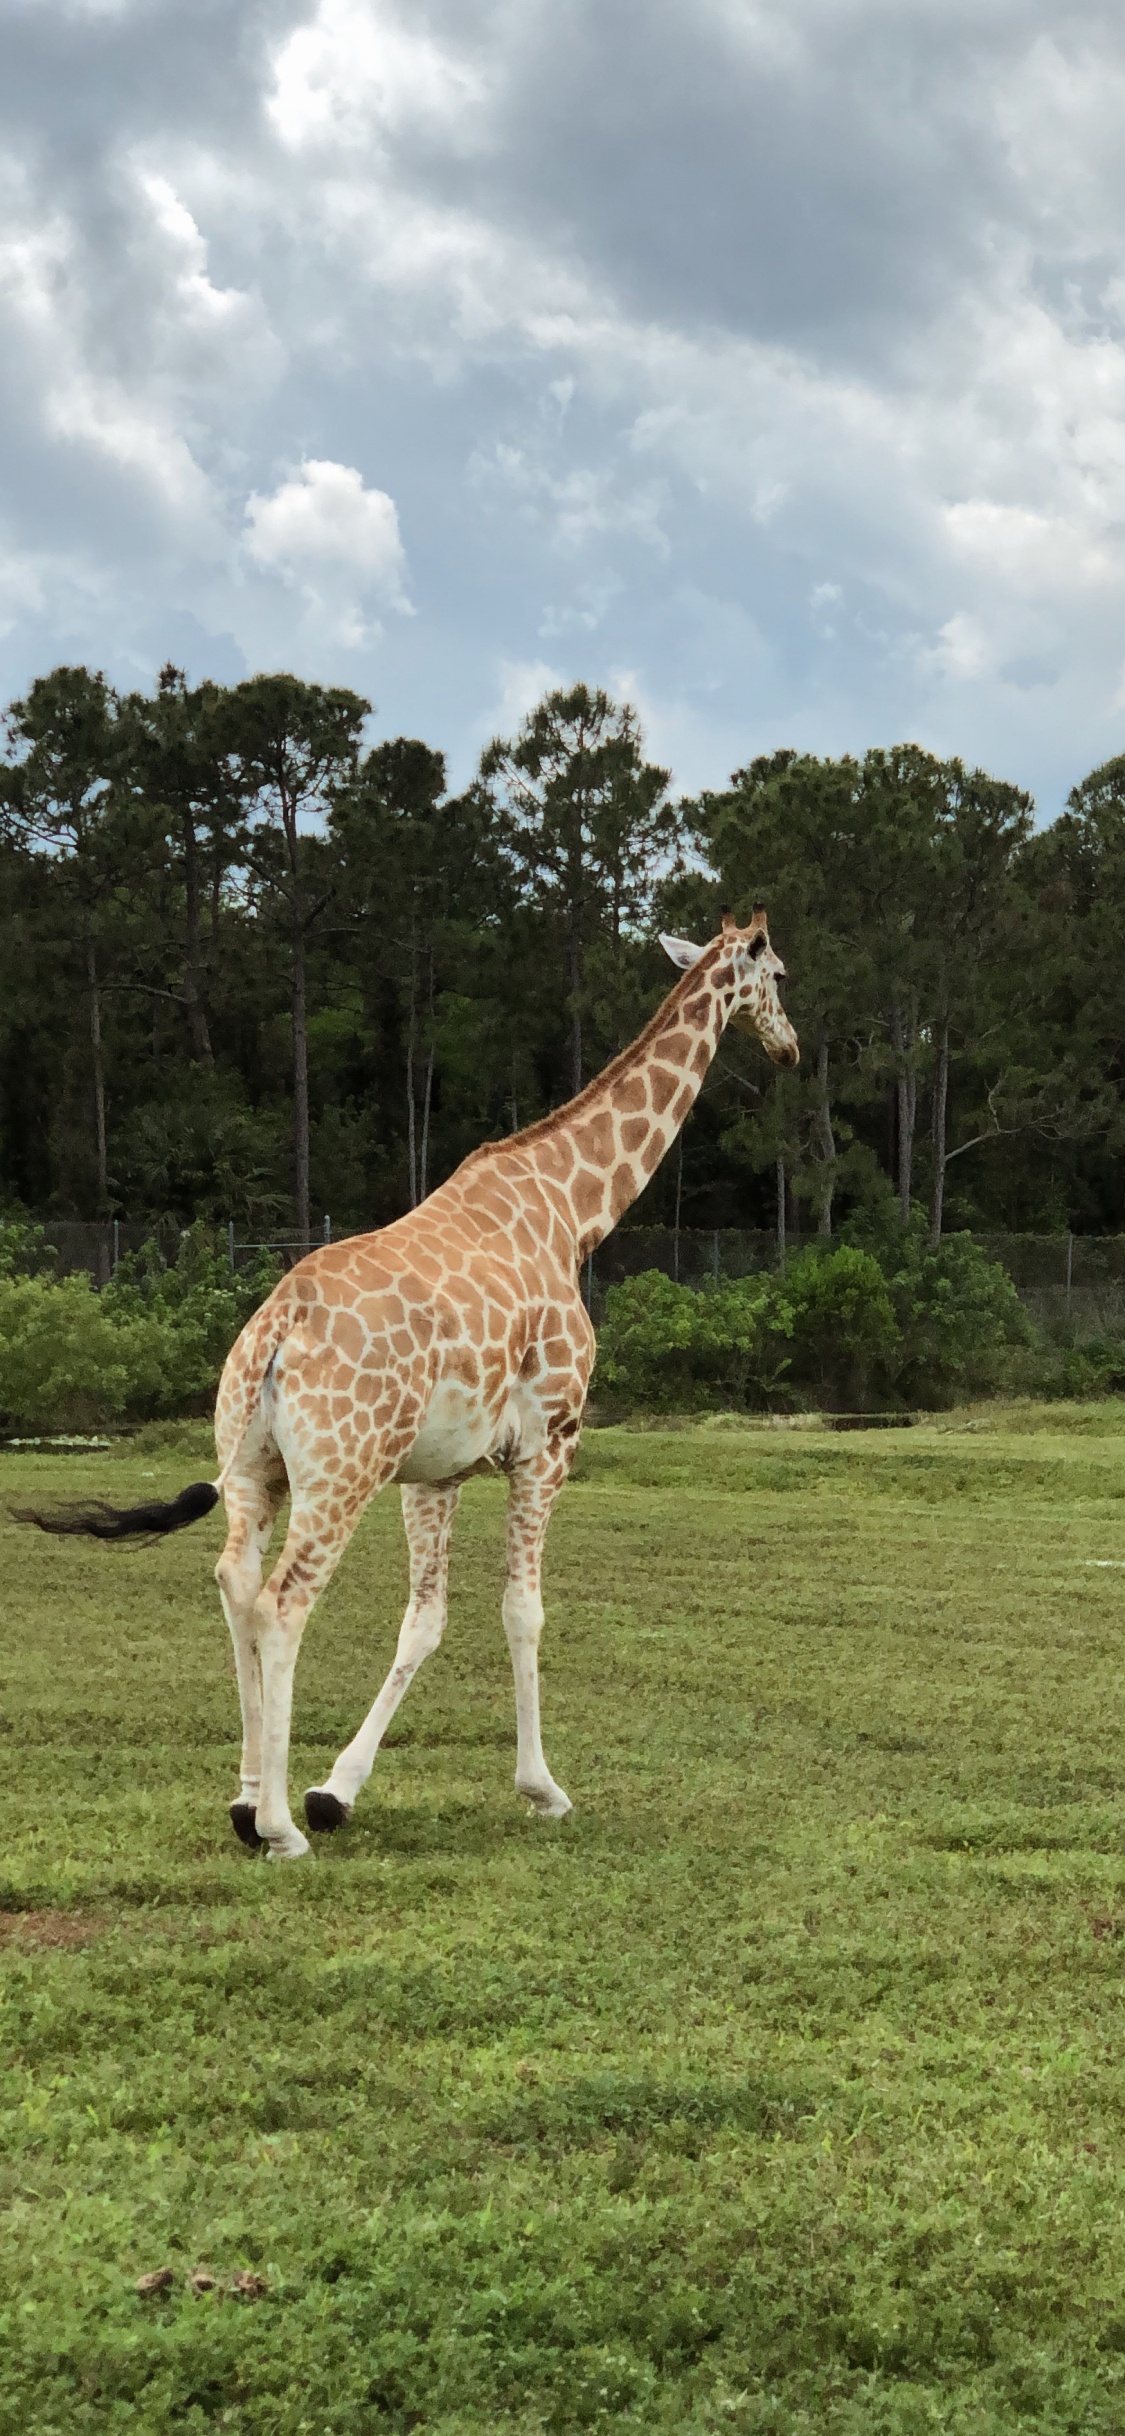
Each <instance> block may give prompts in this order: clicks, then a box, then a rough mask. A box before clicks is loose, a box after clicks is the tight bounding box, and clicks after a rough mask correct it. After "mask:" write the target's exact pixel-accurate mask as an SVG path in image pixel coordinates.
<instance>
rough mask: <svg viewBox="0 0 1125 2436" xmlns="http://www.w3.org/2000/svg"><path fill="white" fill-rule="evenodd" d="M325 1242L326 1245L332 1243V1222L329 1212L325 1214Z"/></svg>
mask: <svg viewBox="0 0 1125 2436" xmlns="http://www.w3.org/2000/svg"><path fill="white" fill-rule="evenodd" d="M324 1240H325V1242H326V1243H331V1241H332V1220H331V1218H330V1217H329V1215H328V1212H327V1210H326V1211H325V1213H324Z"/></svg>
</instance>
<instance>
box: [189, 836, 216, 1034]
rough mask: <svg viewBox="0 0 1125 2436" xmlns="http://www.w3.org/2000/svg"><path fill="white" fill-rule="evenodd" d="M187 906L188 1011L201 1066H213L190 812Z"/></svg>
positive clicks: (195, 846)
mask: <svg viewBox="0 0 1125 2436" xmlns="http://www.w3.org/2000/svg"><path fill="white" fill-rule="evenodd" d="M184 906H185V912H186V916H187V946H186V952H185V956H184V1005H185V1006H186V1008H187V1019H188V1025H189V1028H190V1031H191V1045H192V1051H193V1054H194V1055H195V1056H196V1057H197V1058H198V1060H199V1063H200V1065H201V1066H213V1065H214V1062H215V1060H214V1057H213V1054H212V1050H211V1034H210V1030H209V1028H208V1023H207V1011H206V1008H205V1006H204V1003H203V990H202V987H201V984H200V970H201V966H202V956H201V952H200V926H199V845H198V840H197V838H196V834H195V822H194V820H193V818H192V815H191V810H190V808H188V807H186V808H185V810H184Z"/></svg>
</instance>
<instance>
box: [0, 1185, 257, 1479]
mask: <svg viewBox="0 0 1125 2436" xmlns="http://www.w3.org/2000/svg"><path fill="white" fill-rule="evenodd" d="M10 1232H11V1230H10V1229H9V1228H4V1229H2V1230H0V1424H2V1426H3V1427H4V1428H5V1429H6V1430H8V1431H9V1432H14V1433H17V1434H18V1433H19V1432H21V1431H27V1430H66V1429H86V1428H91V1427H96V1426H98V1425H103V1424H105V1423H107V1422H124V1421H142V1420H149V1419H155V1418H157V1417H159V1416H161V1415H165V1414H168V1415H172V1414H182V1413H193V1412H202V1411H205V1410H206V1409H207V1407H208V1405H209V1403H210V1401H211V1399H212V1397H213V1395H214V1391H215V1386H216V1383H217V1381H218V1376H219V1372H220V1370H221V1368H222V1365H223V1362H224V1360H225V1358H226V1355H227V1353H228V1352H229V1350H230V1347H231V1345H232V1344H233V1342H234V1339H235V1337H236V1336H237V1335H238V1332H239V1330H240V1328H241V1327H243V1325H244V1324H245V1322H246V1320H247V1319H248V1318H249V1316H250V1313H251V1312H252V1311H253V1310H255V1309H256V1307H257V1305H258V1303H259V1302H260V1301H261V1300H262V1297H263V1295H265V1294H266V1293H268V1291H269V1289H270V1286H271V1285H272V1284H273V1282H274V1279H275V1277H276V1274H277V1271H276V1267H275V1266H274V1264H273V1263H272V1262H271V1261H269V1260H268V1258H261V1259H260V1260H259V1262H258V1264H257V1266H256V1267H255V1268H254V1270H253V1271H251V1272H250V1273H248V1274H245V1275H240V1276H238V1277H232V1275H231V1273H230V1270H229V1268H228V1267H227V1264H226V1258H225V1254H224V1253H223V1252H221V1251H220V1250H219V1248H218V1246H217V1245H216V1244H215V1242H214V1241H213V1239H212V1238H211V1237H210V1236H209V1235H208V1232H207V1230H206V1228H204V1227H195V1228H193V1229H192V1230H191V1233H190V1234H189V1235H188V1236H186V1237H185V1239H184V1242H183V1244H182V1246H181V1250H180V1256H179V1259H178V1261H177V1262H176V1264H175V1265H174V1266H167V1265H166V1264H165V1263H164V1261H163V1259H162V1257H161V1254H160V1251H159V1249H158V1247H157V1245H156V1244H155V1243H151V1244H148V1245H146V1246H145V1248H144V1250H143V1251H141V1252H138V1253H135V1254H134V1255H132V1257H131V1258H129V1259H127V1260H124V1261H122V1263H121V1267H120V1269H119V1271H118V1275H117V1277H116V1278H115V1279H114V1280H113V1282H112V1283H111V1284H110V1285H108V1286H106V1287H105V1289H104V1291H103V1292H102V1293H101V1294H100V1295H99V1294H95V1292H94V1290H93V1287H92V1285H91V1283H90V1280H89V1278H88V1277H86V1276H85V1275H79V1276H75V1277H64V1278H60V1279H57V1280H56V1279H54V1278H51V1277H49V1276H44V1275H28V1274H19V1273H18V1272H17V1271H16V1269H15V1268H14V1266H13V1267H11V1268H9V1269H7V1270H5V1268H4V1266H3V1260H4V1236H5V1235H7V1234H9V1233H10ZM25 1232H30V1230H25ZM30 1248H31V1251H32V1253H34V1245H32V1246H31V1247H30Z"/></svg>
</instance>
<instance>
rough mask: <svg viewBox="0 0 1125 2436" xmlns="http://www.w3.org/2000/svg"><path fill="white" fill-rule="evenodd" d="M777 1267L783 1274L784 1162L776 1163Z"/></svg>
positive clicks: (781, 1160)
mask: <svg viewBox="0 0 1125 2436" xmlns="http://www.w3.org/2000/svg"><path fill="white" fill-rule="evenodd" d="M777 1265H778V1268H779V1269H780V1270H781V1272H782V1275H783V1276H784V1273H785V1161H784V1159H779V1160H778V1162H777Z"/></svg>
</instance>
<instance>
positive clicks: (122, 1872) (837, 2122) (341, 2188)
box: [0, 1404, 1125, 2436]
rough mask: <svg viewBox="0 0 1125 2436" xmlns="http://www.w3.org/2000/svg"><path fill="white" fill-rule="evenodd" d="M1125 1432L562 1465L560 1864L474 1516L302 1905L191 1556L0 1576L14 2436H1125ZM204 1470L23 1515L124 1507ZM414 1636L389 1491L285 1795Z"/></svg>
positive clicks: (829, 1442) (1021, 1434) (43, 1545)
mask: <svg viewBox="0 0 1125 2436" xmlns="http://www.w3.org/2000/svg"><path fill="white" fill-rule="evenodd" d="M1123 1434H1125V1407H1121V1406H1114V1405H1106V1404H1103V1405H1101V1406H1100V1407H1098V1408H1096V1409H1094V1410H1084V1409H1082V1408H1080V1407H1072V1408H1069V1409H1068V1412H1067V1417H1066V1422H1065V1426H1064V1425H1062V1424H1060V1420H1059V1417H1058V1414H1057V1413H1052V1414H1050V1415H1047V1414H1044V1413H1042V1412H1041V1411H1036V1410H1034V1409H1032V1408H1027V1407H1025V1408H1013V1409H1011V1410H1009V1411H1008V1413H1007V1414H1006V1415H1004V1414H1003V1413H1002V1412H1001V1408H999V1407H993V1408H991V1410H990V1412H989V1414H988V1415H979V1414H978V1415H975V1416H973V1417H972V1418H971V1420H970V1421H969V1422H967V1423H966V1422H965V1420H964V1417H963V1416H954V1417H953V1418H952V1420H950V1421H948V1422H945V1423H940V1424H936V1425H932V1426H930V1427H928V1428H916V1429H914V1430H912V1431H911V1432H910V1433H909V1434H899V1433H897V1432H883V1433H880V1434H878V1435H877V1436H874V1437H872V1436H864V1437H854V1436H850V1437H834V1436H832V1435H831V1434H830V1433H828V1432H825V1431H823V1430H821V1431H814V1430H812V1429H810V1428H808V1427H807V1426H805V1427H798V1428H796V1429H793V1430H785V1431H781V1432H777V1431H773V1430H770V1429H758V1430H755V1429H753V1428H747V1427H745V1426H744V1427H743V1428H741V1429H739V1428H729V1429H720V1428H716V1427H715V1426H713V1425H712V1426H703V1427H698V1428H695V1429H685V1430H679V1431H676V1432H650V1433H648V1434H645V1435H632V1434H630V1433H628V1432H625V1431H616V1430H609V1431H605V1432H594V1433H592V1434H590V1435H588V1437H587V1439H586V1442H585V1445H584V1448H583V1452H582V1455H581V1458H580V1476H579V1478H578V1480H577V1482H576V1484H575V1485H574V1486H573V1488H571V1489H570V1490H568V1491H567V1493H566V1495H565V1496H564V1498H563V1499H562V1501H561V1503H560V1508H559V1512H558V1515H557V1518H556V1521H555V1524H554V1527H553V1530H552V1536H551V1544H550V1554H549V1577H550V1578H549V1595H548V1607H549V1618H550V1620H549V1624H548V1631H547V1636H546V1642H545V1708H546V1720H547V1746H548V1751H549V1753H550V1757H551V1761H552V1765H553V1766H554V1767H555V1768H556V1769H557V1771H558V1773H559V1775H560V1777H561V1779H562V1781H563V1783H565V1784H566V1785H567V1787H568V1789H569V1790H570V1792H571V1793H572V1795H573V1796H574V1797H575V1800H576V1804H577V1807H576V1810H575V1813H574V1816H573V1818H571V1819H569V1820H568V1821H567V1822H566V1823H565V1825H564V1826H563V1827H562V1828H561V1829H545V1828H544V1827H543V1826H542V1825H540V1824H539V1823H537V1822H535V1821H531V1820H528V1819H526V1818H525V1817H524V1816H523V1813H522V1809H521V1805H520V1804H519V1802H518V1800H517V1799H516V1797H515V1795H514V1793H513V1791H512V1787H511V1772H512V1765H513V1726H512V1713H511V1711H512V1702H511V1691H510V1684H509V1680H508V1667H507V1658H506V1653H505V1650H504V1644H503V1637H502V1634H501V1631H500V1626H499V1613H498V1609H499V1587H500V1578H501V1566H502V1558H501V1534H502V1502H503V1501H502V1491H501V1488H500V1486H499V1484H493V1483H489V1482H479V1483H473V1484H472V1485H471V1486H470V1487H469V1488H468V1489H467V1490H466V1493H465V1497H464V1501H463V1505H462V1511H461V1517H460V1520H459V1526H458V1537H457V1542H456V1551H455V1558H454V1584H453V1607H452V1624H451V1629H450V1634H449V1639H448V1644H447V1647H446V1648H445V1649H444V1650H443V1651H442V1652H441V1653H440V1654H439V1655H438V1656H437V1657H436V1658H435V1659H433V1660H432V1661H431V1663H430V1665H429V1666H428V1667H427V1668H426V1669H425V1671H424V1673H423V1675H422V1676H421V1677H420V1679H419V1681H418V1683H417V1684H416V1685H415V1687H414V1689H413V1691H412V1692H411V1695H410V1699H409V1702H408V1703H407V1705H406V1707H405V1708H404V1710H403V1711H402V1713H401V1715H400V1717H399V1719H398V1720H397V1722H396V1726H395V1728H394V1731H393V1736H392V1742H393V1748H391V1749H390V1750H388V1751H387V1753H386V1754H385V1755H384V1757H383V1758H382V1759H381V1760H380V1761H379V1763H378V1767H377V1771H376V1776H375V1778H374V1780H373V1782H372V1785H371V1787H370V1789H369V1791H368V1793H367V1794H366V1796H365V1797H364V1801H363V1803H362V1805H361V1807H360V1809H359V1811H358V1812H357V1815H356V1819H355V1821H354V1823H353V1825H352V1826H351V1827H350V1828H349V1829H348V1831H347V1832H346V1833H345V1834H344V1835H342V1836H340V1837H339V1838H336V1839H334V1840H332V1841H331V1842H326V1843H325V1844H323V1845H322V1846H318V1851H317V1857H316V1859H315V1860H314V1861H312V1862H310V1863H309V1864H307V1865H304V1864H302V1865H301V1866H300V1867H294V1868H292V1869H276V1870H275V1869H268V1868H263V1867H262V1866H261V1865H260V1863H258V1862H257V1861H256V1860H255V1859H254V1858H253V1857H252V1856H250V1855H248V1854H246V1853H245V1852H243V1850H242V1849H241V1848H240V1847H239V1846H237V1845H235V1843H234V1842H233V1839H231V1838H230V1836H229V1833H228V1831H227V1828H226V1821H225V1811H224V1805H225V1802H226V1801H227V1799H228V1798H229V1796H230V1793H231V1790H232V1786H233V1782H234V1775H233V1770H234V1764H235V1758H236V1748H235V1744H236V1700H235V1692H234V1686H233V1682H232V1681H231V1679H230V1671H229V1661H228V1657H227V1652H226V1644H225V1634H224V1630H223V1626H222V1623H221V1619H220V1617H219V1613H218V1608H217V1603H216V1601H215V1596H214V1591H213V1588H212V1585H211V1580H210V1568H211V1565H212V1563H213V1561H214V1555H215V1550H216V1545H217V1539H218V1522H217V1520H216V1521H215V1522H207V1523H205V1524H202V1525H200V1526H198V1527H197V1529H196V1530H195V1531H193V1532H191V1533H188V1534H185V1535H183V1536H181V1537H179V1538H177V1539H173V1540H170V1541H167V1542H165V1543H163V1544H162V1545H161V1546H159V1547H157V1548H153V1549H151V1550H149V1551H147V1552H145V1553H143V1554H142V1555H139V1556H138V1555H137V1554H135V1553H134V1554H133V1555H131V1556H122V1555H121V1554H120V1553H119V1552H111V1551H107V1550H105V1549H99V1548H92V1547H90V1546H89V1545H88V1544H82V1543H77V1542H62V1541H51V1542H48V1541H40V1540H38V1539H36V1538H35V1537H34V1536H31V1535H28V1534H23V1535H21V1536H20V1537H19V1538H18V1540H17V1538H16V1536H15V1534H14V1532H13V1533H10V1534H8V1535H6V1549H5V1554H6V1563H5V1566H4V1581H5V1594H4V1604H5V1622H6V1627H7V1629H6V1632H5V1640H4V1653H5V1654H4V1659H3V1682H2V1689H0V1710H2V1717H3V1731H4V1749H5V1757H6V1765H5V1769H4V1774H3V1782H2V1785H0V1817H2V1838H3V1846H2V1848H3V1851H4V1854H5V1860H4V1864H3V1884H2V1888H0V1913H2V1914H3V1919H2V1922H0V1930H2V1934H0V1977H2V1981H3V1993H4V2019H3V2031H2V2035H0V2059H2V2063H0V2099H2V2107H3V2144H2V2161H0V2176H2V2189H3V2201H4V2205H3V2208H2V2209H0V2426H3V2427H4V2428H5V2429H8V2428H11V2429H13V2430H15V2429H21V2428H26V2429H34V2430H35V2436H101V2432H102V2431H108V2430H111V2429H112V2430H114V2431H124V2430H129V2431H132V2430H137V2431H144V2432H145V2436H148V2432H149V2431H153V2436H155V2432H156V2431H160V2436H163V2432H164V2431H165V2430H167V2429H169V2428H177V2429H178V2428H183V2429H185V2430H189V2431H190V2430H204V2429H211V2428H215V2429H222V2430H228V2431H233V2436H300V2431H302V2430H308V2429H313V2430H316V2431H323V2430H327V2429H331V2430H332V2431H333V2436H374V2432H375V2431H381V2430H384V2429H385V2430H387V2431H397V2430H403V2429H408V2428H414V2429H417V2430H420V2431H423V2432H424V2436H485V2431H487V2436H494V2432H495V2431H511V2436H530V2432H531V2431H542V2430H548V2431H557V2432H558V2436H571V2432H572V2431H577V2430H579V2429H583V2428H592V2429H598V2428H605V2429H608V2428H614V2429H622V2430H625V2429H635V2430H637V2431H641V2430H643V2431H644V2436H650V2432H651V2431H653V2430H657V2431H659V2430H667V2431H668V2432H669V2436H671V2431H673V2430H675V2431H676V2436H680V2431H683V2430H687V2431H699V2436H704V2432H707V2436H713V2432H715V2431H718V2430H720V2429H724V2430H726V2429H729V2430H733V2431H734V2436H767V2432H768V2436H808V2432H809V2431H811V2430H814V2429H815V2430H818V2431H819V2430H824V2431H826V2432H827V2436H917V2431H921V2430H923V2429H925V2430H927V2431H929V2430H939V2431H943V2436H944V2432H948V2436H1012V2431H1014V2430H1015V2431H1027V2432H1028V2436H1032V2432H1033V2431H1034V2436H1063V2431H1068V2432H1073V2436H1078V2432H1079V2431H1081V2436H1116V2431H1117V2430H1118V2429H1119V2428H1120V2426H1121V2422H1122V2416H1123V2413H1125V2314H1123V2310H1122V2299H1121V2295H1122V2290H1123V2288H1125V2211H1123V2208H1122V2189H1123V2181H1125V2137H1123V2123H1125V2080H1123V2066H1122V2060H1121V2058H1122V2019H1121V2014H1122V1994H1121V1940H1122V1935H1123V1933H1125V1855H1123V1848H1122V1833H1121V1815H1120V1809H1121V1796H1122V1791H1123V1775H1122V1762H1121V1731H1120V1714H1119V1710H1120V1641H1121V1629H1120V1601H1121V1591H1120V1581H1121V1567H1122V1565H1123V1564H1125V1538H1123V1536H1122V1533H1123V1517H1125V1508H1123V1506H1122V1501H1121V1465H1122V1452H1123V1449H1122V1436H1123ZM202 1459H203V1456H202V1440H200V1443H199V1445H198V1446H197V1445H195V1444H194V1443H192V1442H191V1441H190V1439H189V1438H187V1437H185V1436H184V1435H183V1434H182V1433H181V1435H180V1437H179V1438H178V1439H177V1440H176V1441H175V1442H173V1439H172V1436H171V1434H170V1432H169V1431H168V1430H167V1428H166V1429H165V1430H164V1431H163V1432H161V1431H157V1430H154V1431H153V1432H152V1433H150V1437H149V1440H148V1443H147V1446H142V1447H141V1448H140V1449H139V1450H138V1451H137V1452H135V1453H132V1454H131V1455H130V1456H128V1457H127V1458H126V1457H123V1456H119V1455H112V1456H103V1457H100V1458H88V1457H87V1458H79V1457H72V1458H69V1459H63V1458H58V1457H56V1458H47V1457H18V1458H17V1457H14V1456H7V1457H5V1459H4V1471H5V1479H6V1482H7V1483H8V1485H9V1488H10V1491H11V1493H12V1494H13V1495H17V1496H19V1497H22V1498H26V1497H29V1496H30V1497H32V1498H38V1497H42V1496H44V1495H47V1494H51V1493H58V1492H59V1491H60V1490H61V1491H62V1493H64V1494H75V1493H77V1494H79V1495H82V1494H86V1493H89V1492H90V1491H94V1492H98V1493H104V1494H107V1495H111V1496H117V1497H119V1498H122V1499H125V1500H135V1499H136V1498H137V1497H138V1496H142V1497H143V1496H163V1495H167V1494H169V1493H170V1492H171V1491H172V1490H173V1489H175V1488H177V1487H179V1486H180V1485H181V1484H182V1481H183V1479H184V1477H185V1476H190V1474H191V1472H192V1471H193V1470H194V1469H196V1468H198V1465H199V1463H200V1461H201V1460H202ZM1115 1568H1116V1570H1115ZM404 1593H405V1566H404V1562H403V1546H402V1535H401V1530H400V1526H399V1519H398V1513H397V1501H395V1500H394V1499H392V1498H386V1499H382V1500H380V1501H378V1502H377V1504H376V1505H375V1507H374V1508H373V1509H372V1511H371V1514H370V1515H369V1517H368V1518H367V1520H366V1522H365V1524H364V1526H363V1529H362V1532H361V1534H360V1537H359V1540H358V1542H357V1544H356V1546H355V1548H354V1549H353V1551H351V1552H350V1554H349V1556H348V1558H347V1559H346V1560H345V1563H344V1565H343V1567H342V1568H341V1572H340V1575H339V1576H338V1577H337V1580H336V1581H335V1582H334V1583H333V1585H332V1587H331V1589H330V1590H329V1592H328V1593H327V1595H326V1598H325V1600H324V1603H323V1606H322V1608H321V1609H320V1610H319V1611H318V1614H317V1617H316V1620H315V1623H314V1625H313V1627H312V1628H311V1630H310V1633H309V1636H308V1640H307V1643H306V1647H305V1649H304V1651H303V1653H302V1658H301V1664H300V1668H299V1672H298V1679H297V1701H296V1711H295V1732H296V1741H297V1748H296V1752H295V1760H294V1765H295V1769H296V1772H297V1774H296V1781H297V1783H298V1784H300V1783H302V1782H311V1781H315V1780H316V1779H317V1778H319V1777H320V1776H321V1775H322V1774H323V1772H324V1768H325V1765H326V1762H327V1761H328V1759H329V1757H330V1756H331V1755H332V1754H333V1753H334V1752H335V1750H336V1748H337V1747H338V1746H339V1745H340V1744H341V1743H342V1742H343V1740H344V1739H345V1738H346V1736H347V1735H349V1734H350V1733H351V1731H352V1730H353V1728H354V1726H355V1723H356V1721H357V1719H358V1717H359V1716H360V1714H361V1713H362V1711H363V1710H364V1709H365V1707H366V1706H367V1703H368V1701H369V1699H370V1696H371V1690H372V1686H373V1684H374V1682H375V1680H376V1679H377V1677H378V1676H379V1674H380V1673H381V1671H382V1668H383V1666H384V1665H385V1663H386V1660H387V1657H388V1654H389V1652H390V1650H391V1648H392V1646H393V1636H394V1632H395V1629H396V1625H397V1618H398V1615H399V1613H400V1611H401V1605H402V1601H403V1597H404ZM160 2268H168V2269H170V2270H171V2273H172V2280H171V2282H170V2284H169V2286H168V2287H167V2289H166V2290H165V2291H164V2292H162V2293H159V2294H157V2295H155V2296H154V2297H151V2298H148V2299H143V2298H141V2297H139V2296H138V2294H137V2292H136V2290H135V2285H136V2282H137V2279H138V2278H140V2277H141V2276H143V2275H145V2274H146V2273H151V2272H152V2271H154V2270H158V2269H160ZM198 2268H205V2269H207V2270H209V2271H210V2273H211V2275H212V2276H213V2277H214V2278H215V2286H214V2288H213V2289H210V2290H200V2291H198V2292H193V2291H192V2290H190V2289H189V2284H188V2278H189V2276H190V2275H191V2274H192V2273H193V2271H195V2270H196V2269H198ZM247 2272H248V2273H250V2274H251V2275H253V2276H256V2277H259V2278H261V2279H263V2281H264V2286H265V2289H264V2292H263V2293H262V2295H261V2297H260V2298H258V2299H256V2300H254V2299H244V2300H240V2299H238V2298H236V2297H232V2295H231V2293H230V2290H229V2286H230V2283H231V2280H232V2278H233V2277H234V2276H236V2275H237V2274H243V2273H247ZM252 2289H253V2287H252Z"/></svg>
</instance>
